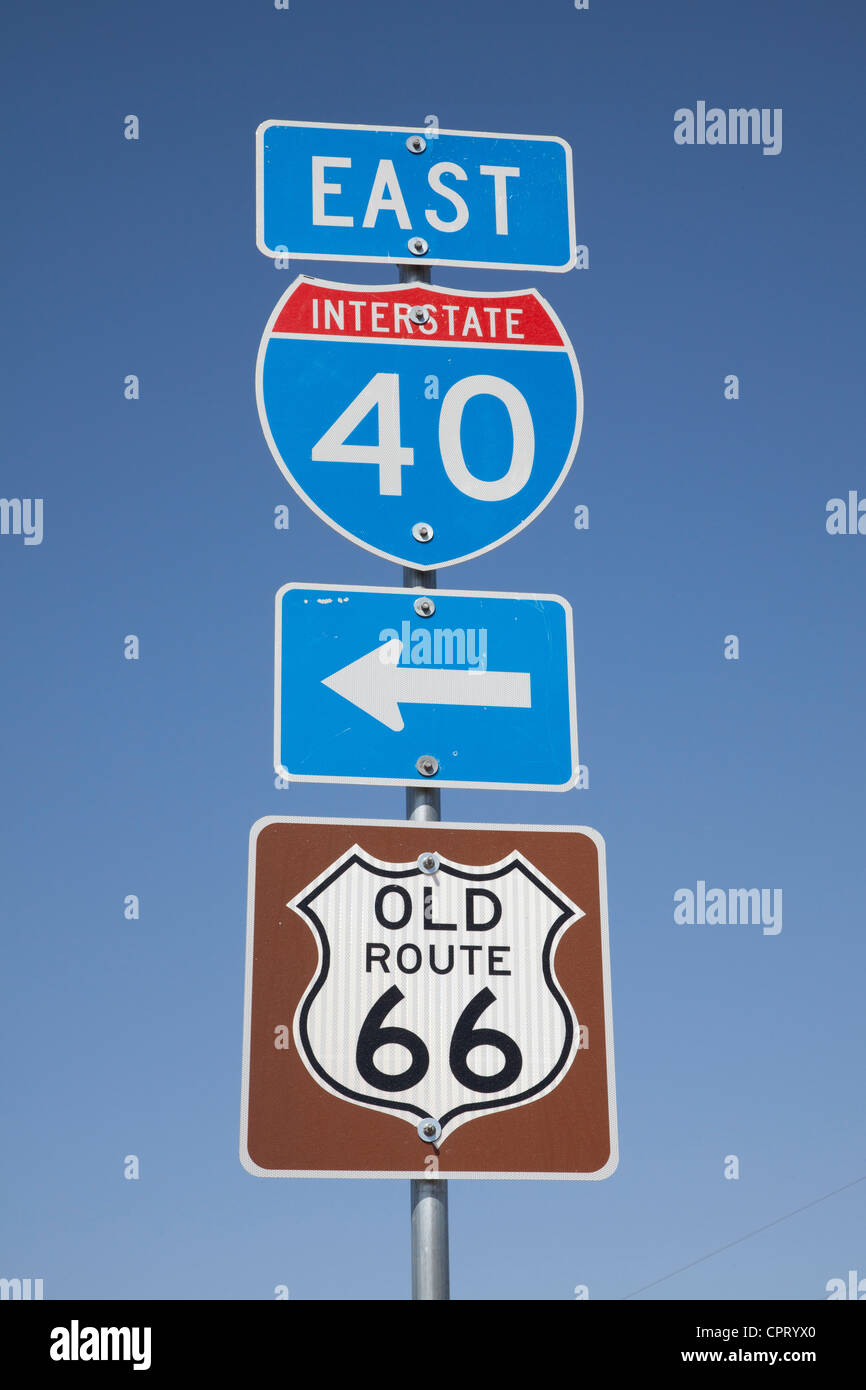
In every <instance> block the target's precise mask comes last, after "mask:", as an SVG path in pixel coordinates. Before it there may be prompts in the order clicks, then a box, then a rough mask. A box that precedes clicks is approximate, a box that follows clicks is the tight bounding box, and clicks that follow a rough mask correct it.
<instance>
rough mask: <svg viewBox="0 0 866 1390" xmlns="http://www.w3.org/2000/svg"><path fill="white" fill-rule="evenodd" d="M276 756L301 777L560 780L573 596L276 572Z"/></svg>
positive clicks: (512, 782)
mask: <svg viewBox="0 0 866 1390" xmlns="http://www.w3.org/2000/svg"><path fill="white" fill-rule="evenodd" d="M275 671H276V680H275V699H274V706H275V711H274V712H275V719H274V765H275V767H276V769H277V771H278V772H280V773H281V774H282V775H283V776H284V777H287V778H289V779H290V780H292V781H298V782H364V783H371V782H372V783H383V784H390V783H395V784H398V785H400V786H405V785H407V784H414V785H416V786H438V787H499V788H502V789H505V788H520V789H522V790H534V791H566V790H567V789H568V788H569V787H570V786H573V785H574V782H575V780H576V778H577V775H578V756H577V714H576V708H575V694H574V657H573V651H572V617H571V608H570V606H569V604H568V603H566V601H565V599H562V598H558V597H557V596H556V595H554V594H488V593H464V592H459V591H451V590H445V589H430V590H422V589H373V588H355V587H351V586H347V587H337V586H334V585H328V584H295V583H292V584H285V585H284V586H283V588H282V589H280V590H279V592H278V594H277V601H276V651H275Z"/></svg>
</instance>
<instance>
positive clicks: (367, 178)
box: [256, 121, 576, 271]
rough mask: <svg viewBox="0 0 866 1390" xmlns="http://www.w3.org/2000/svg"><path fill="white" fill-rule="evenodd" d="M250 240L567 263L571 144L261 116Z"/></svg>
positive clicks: (340, 255)
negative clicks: (252, 237) (253, 225)
mask: <svg viewBox="0 0 866 1390" xmlns="http://www.w3.org/2000/svg"><path fill="white" fill-rule="evenodd" d="M256 184H257V199H256V242H257V245H258V247H259V250H260V251H262V252H264V254H265V255H266V256H279V255H288V256H297V257H300V258H301V259H304V260H325V261H379V262H381V261H412V260H418V261H419V262H422V263H423V264H426V265H464V266H483V267H486V268H489V269H499V270H556V271H564V270H570V269H571V267H572V266H573V265H574V263H575V259H576V246H575V235H574V196H573V191H572V156H571V147H570V146H569V145H568V144H567V143H566V141H565V140H560V139H558V138H557V137H554V136H550V135H491V134H487V133H482V132H479V131H472V130H430V129H426V130H417V129H412V128H410V127H406V128H405V129H403V128H397V127H394V126H385V127H377V126H360V125H351V126H340V125H317V124H310V123H304V122H299V121H265V122H264V124H262V125H260V126H259V128H258V130H257V131H256Z"/></svg>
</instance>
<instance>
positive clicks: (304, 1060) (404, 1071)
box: [241, 819, 616, 1178]
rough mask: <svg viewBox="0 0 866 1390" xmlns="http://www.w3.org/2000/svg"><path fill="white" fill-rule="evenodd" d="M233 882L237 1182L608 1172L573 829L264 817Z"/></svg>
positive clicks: (587, 887) (592, 942) (604, 1057)
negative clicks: (237, 950) (240, 968)
mask: <svg viewBox="0 0 866 1390" xmlns="http://www.w3.org/2000/svg"><path fill="white" fill-rule="evenodd" d="M250 885H251V895H250V924H249V937H248V955H247V962H248V975H247V1015H246V1042H245V1093H244V1095H245V1099H244V1117H243V1127H244V1133H243V1140H242V1152H241V1156H242V1159H243V1161H244V1163H245V1164H246V1166H247V1167H248V1168H249V1169H250V1171H252V1172H254V1173H257V1174H260V1175H275V1176H303V1175H304V1174H312V1173H317V1174H319V1175H323V1174H330V1175H332V1176H349V1175H365V1176H376V1175H379V1176H382V1175H389V1176H398V1175H402V1176H410V1177H412V1176H419V1175H428V1174H429V1171H430V1166H429V1165H430V1160H431V1157H432V1158H433V1160H434V1164H435V1168H434V1171H436V1172H437V1173H440V1174H441V1175H442V1176H447V1177H474V1176H489V1177H497V1176H498V1177H504V1176H512V1177H514V1176H517V1177H529V1176H532V1177H584V1178H598V1177H606V1176H608V1174H609V1173H611V1172H612V1171H613V1169H614V1168H615V1166H616V1124H615V1111H614V1102H613V1057H612V1040H611V1028H610V991H609V973H608V948H607V923H606V902H605V887H604V847H603V843H602V841H601V840H600V838H599V837H598V836H597V835H596V833H595V832H594V831H590V830H587V829H584V828H566V827H521V826H492V827H485V828H483V829H478V828H475V827H469V826H460V825H449V824H446V823H432V824H431V823H428V824H419V823H412V822H385V823H374V822H368V821H298V820H292V819H273V820H267V821H262V822H259V823H258V825H257V826H255V827H254V828H253V835H252V840H251V879H250ZM275 1040H276V1041H275Z"/></svg>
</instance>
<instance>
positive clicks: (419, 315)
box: [409, 304, 430, 323]
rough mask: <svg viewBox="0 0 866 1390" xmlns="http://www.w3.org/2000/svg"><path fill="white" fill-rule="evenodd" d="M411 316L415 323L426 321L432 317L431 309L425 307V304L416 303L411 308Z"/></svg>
mask: <svg viewBox="0 0 866 1390" xmlns="http://www.w3.org/2000/svg"><path fill="white" fill-rule="evenodd" d="M409 317H410V319H411V320H412V322H413V323H426V322H427V320H428V319H429V317H430V311H429V309H425V308H424V305H423V304H416V305H415V307H414V309H410V310H409Z"/></svg>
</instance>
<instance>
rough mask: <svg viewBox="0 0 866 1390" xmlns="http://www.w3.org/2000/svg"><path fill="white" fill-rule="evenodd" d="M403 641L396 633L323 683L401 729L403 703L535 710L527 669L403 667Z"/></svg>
mask: <svg viewBox="0 0 866 1390" xmlns="http://www.w3.org/2000/svg"><path fill="white" fill-rule="evenodd" d="M402 651H403V643H402V642H401V641H400V638H399V637H392V638H391V640H390V642H386V643H385V645H384V646H382V647H375V648H374V649H373V651H371V652H367V653H366V655H364V656H359V657H358V659H357V661H351V662H350V663H349V665H348V666H343V667H342V668H341V669H340V670H339V671H335V672H334V674H333V675H332V676H326V677H325V679H324V680H323V681H322V685H326V686H327V687H328V689H329V690H333V691H334V692H335V693H336V694H337V695H341V696H342V697H343V699H344V700H348V701H349V704H350V705H355V706H357V708H358V709H360V710H363V711H364V713H365V714H369V715H371V716H372V718H373V719H377V720H378V721H379V723H380V724H384V725H386V727H387V728H389V729H394V730H395V731H396V732H399V730H400V729H402V728H403V715H402V714H401V712H400V706H401V705H495V706H499V707H504V708H508V709H530V708H531V706H532V692H531V687H530V673H529V672H528V671H455V670H453V669H451V668H447V669H444V670H442V669H439V668H436V667H430V666H400V665H399V661H400V656H401V653H402Z"/></svg>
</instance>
